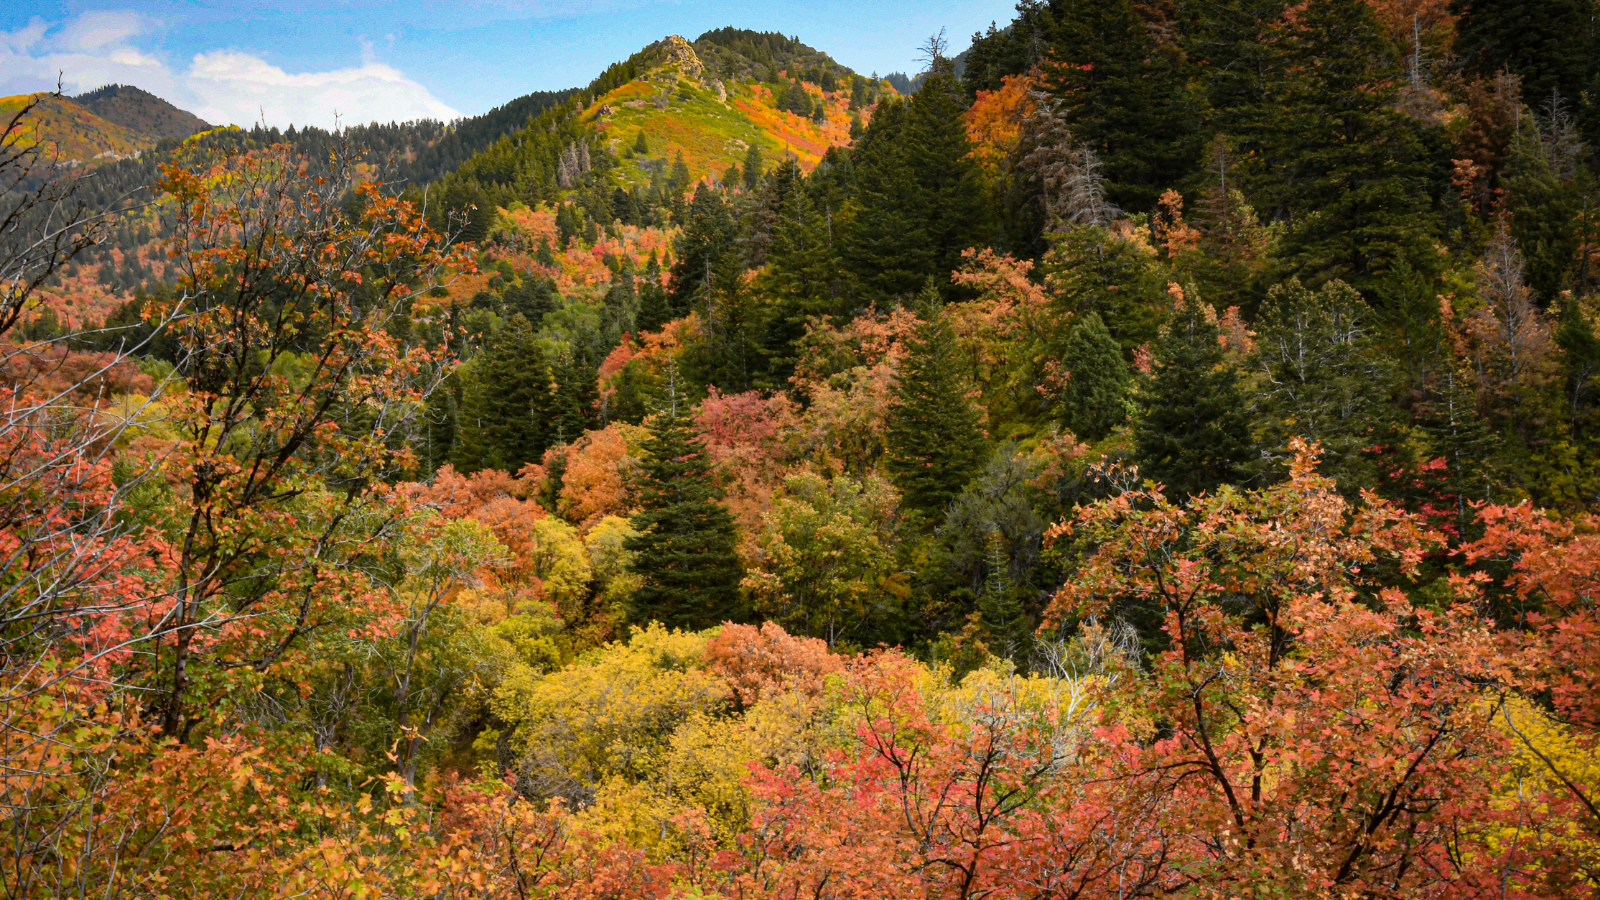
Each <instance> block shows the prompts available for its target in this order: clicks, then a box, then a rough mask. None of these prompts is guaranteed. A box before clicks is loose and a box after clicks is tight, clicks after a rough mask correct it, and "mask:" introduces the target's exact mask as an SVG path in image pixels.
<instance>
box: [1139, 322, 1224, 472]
mask: <svg viewBox="0 0 1600 900" xmlns="http://www.w3.org/2000/svg"><path fill="white" fill-rule="evenodd" d="M1220 334H1221V332H1219V331H1218V329H1217V324H1216V321H1215V316H1214V315H1213V314H1212V312H1211V309H1210V307H1204V306H1202V305H1201V304H1200V303H1199V302H1198V301H1196V300H1193V299H1191V300H1190V301H1189V302H1187V303H1185V304H1183V305H1182V306H1181V307H1180V308H1179V309H1178V310H1177V311H1176V314H1175V315H1174V316H1173V320H1172V322H1171V324H1170V325H1169V326H1168V327H1167V328H1166V330H1165V331H1163V332H1162V334H1161V337H1160V338H1159V339H1157V340H1156V343H1155V347H1154V353H1153V359H1152V365H1153V371H1152V372H1151V374H1150V376H1149V377H1148V379H1146V381H1145V383H1144V384H1143V385H1142V388H1141V391H1140V396H1139V398H1138V399H1139V404H1140V406H1141V407H1142V409H1141V415H1140V417H1139V419H1138V420H1137V422H1136V423H1135V425H1134V432H1133V436H1134V446H1135V451H1134V453H1135V456H1136V458H1137V459H1138V461H1139V469H1140V472H1141V473H1142V474H1143V475H1145V476H1146V477H1147V478H1151V479H1154V480H1156V481H1159V482H1161V483H1162V484H1165V485H1166V487H1167V490H1168V491H1169V492H1171V493H1172V494H1174V495H1175V496H1178V497H1185V496H1189V495H1192V494H1198V493H1200V492H1202V491H1209V490H1213V489H1215V488H1216V487H1217V486H1218V485H1221V484H1225V483H1228V482H1232V481H1236V480H1237V479H1238V478H1239V477H1240V476H1241V475H1242V474H1243V473H1244V471H1245V469H1244V467H1245V464H1246V463H1247V462H1248V461H1249V458H1250V450H1251V442H1250V423H1249V418H1248V412H1247V403H1246V399H1245V394H1244V391H1243V389H1242V388H1241V386H1240V383H1239V382H1240V378H1239V371H1238V370H1237V369H1236V368H1234V366H1233V364H1232V362H1231V361H1230V360H1229V359H1228V357H1227V355H1226V354H1225V353H1224V352H1223V349H1222V344H1221V341H1220V340H1219V337H1220Z"/></svg>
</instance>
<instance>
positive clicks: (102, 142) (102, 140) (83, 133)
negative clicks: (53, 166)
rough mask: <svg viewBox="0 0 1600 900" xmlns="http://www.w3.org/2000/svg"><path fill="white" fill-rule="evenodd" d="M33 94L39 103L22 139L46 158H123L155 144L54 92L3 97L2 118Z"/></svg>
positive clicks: (25, 122) (0, 102) (24, 125)
mask: <svg viewBox="0 0 1600 900" xmlns="http://www.w3.org/2000/svg"><path fill="white" fill-rule="evenodd" d="M34 98H37V99H38V105H37V106H35V107H34V108H33V111H32V112H30V113H29V114H28V115H27V116H26V117H24V119H23V120H22V122H21V125H20V128H21V129H22V139H23V140H24V141H26V142H27V143H29V144H33V145H36V146H38V147H40V148H41V150H42V152H43V154H44V155H45V157H47V158H56V159H60V160H63V161H72V162H76V163H80V164H82V163H91V162H95V161H97V160H107V159H121V158H124V157H129V156H133V155H135V154H137V153H140V152H143V151H145V150H148V149H150V148H151V147H153V146H155V143H156V140H155V138H153V137H151V136H149V135H146V134H141V133H139V132H137V131H135V130H134V129H132V128H129V127H127V126H126V125H119V124H118V123H116V122H113V121H110V120H108V119H105V118H103V117H101V116H98V115H96V114H94V113H93V112H91V111H89V110H88V109H85V108H84V107H83V106H81V105H79V104H78V103H76V102H74V101H72V100H69V99H67V98H65V97H57V96H55V95H53V94H16V95H13V96H10V97H0V121H4V122H10V121H11V118H12V117H13V116H15V115H16V114H17V113H18V112H19V111H20V110H21V109H22V108H23V107H24V106H26V105H27V104H28V102H29V101H30V100H32V99H34Z"/></svg>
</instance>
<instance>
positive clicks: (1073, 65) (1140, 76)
mask: <svg viewBox="0 0 1600 900" xmlns="http://www.w3.org/2000/svg"><path fill="white" fill-rule="evenodd" d="M1050 10H1051V13H1052V15H1050V16H1049V17H1048V19H1049V22H1048V23H1047V24H1046V25H1045V32H1044V33H1045V35H1046V36H1047V38H1048V40H1049V44H1050V54H1051V56H1052V57H1053V58H1054V59H1056V60H1059V61H1060V63H1062V64H1061V65H1056V66H1052V67H1051V68H1050V70H1049V71H1050V75H1049V78H1048V79H1047V84H1048V86H1049V89H1050V91H1051V93H1052V94H1054V95H1055V96H1057V97H1059V98H1062V100H1063V102H1064V103H1065V104H1066V105H1067V110H1068V112H1069V114H1070V115H1069V119H1070V121H1071V122H1072V129H1073V133H1074V136H1075V137H1076V138H1077V140H1078V141H1079V142H1080V143H1081V144H1083V145H1085V146H1087V147H1089V148H1090V149H1092V150H1094V151H1095V152H1096V153H1097V154H1099V156H1100V159H1101V161H1102V162H1103V163H1104V165H1105V170H1106V179H1107V185H1106V188H1107V195H1108V197H1109V199H1110V200H1111V202H1113V203H1115V204H1117V205H1118V206H1121V207H1123V208H1124V209H1129V210H1136V211H1145V210H1152V209H1154V208H1155V204H1156V198H1157V197H1158V196H1160V194H1161V192H1162V191H1164V190H1166V189H1167V188H1170V187H1172V186H1174V185H1176V184H1179V183H1181V182H1182V181H1183V180H1184V179H1185V178H1186V177H1187V176H1188V175H1189V174H1190V173H1191V172H1192V171H1193V168H1194V164H1195V161H1196V160H1197V159H1198V157H1199V155H1200V153H1199V150H1200V146H1201V143H1200V140H1201V138H1200V131H1199V125H1200V115H1199V105H1198V104H1197V103H1196V102H1195V101H1194V99H1193V98H1192V97H1190V96H1189V90H1188V87H1187V82H1186V77H1185V72H1184V71H1183V66H1182V55H1181V54H1180V53H1179V52H1178V51H1177V49H1176V48H1175V47H1173V46H1164V45H1163V44H1161V43H1159V42H1158V41H1157V40H1156V38H1155V36H1154V34H1153V32H1152V29H1151V28H1150V27H1149V25H1148V24H1147V22H1146V21H1145V19H1144V17H1142V16H1141V15H1140V12H1139V8H1138V4H1137V3H1135V2H1134V0H1092V2H1089V0H1078V2H1069V3H1052V4H1050ZM1017 39H1022V35H1020V34H1019V35H1018V36H1017Z"/></svg>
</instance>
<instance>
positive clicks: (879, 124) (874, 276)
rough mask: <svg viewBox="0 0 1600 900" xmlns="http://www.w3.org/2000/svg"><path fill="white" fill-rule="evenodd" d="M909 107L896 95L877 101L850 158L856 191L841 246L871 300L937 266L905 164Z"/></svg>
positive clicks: (906, 288)
mask: <svg viewBox="0 0 1600 900" xmlns="http://www.w3.org/2000/svg"><path fill="white" fill-rule="evenodd" d="M906 107H907V104H906V103H905V102H904V101H902V100H897V99H895V98H885V99H883V100H881V101H879V103H878V106H877V108H876V109H875V110H874V111H873V114H872V124H870V125H868V126H867V129H866V132H865V133H864V134H863V135H862V136H861V140H859V141H857V142H856V146H855V150H854V152H853V153H852V158H851V163H852V169H853V172H854V185H853V188H854V190H853V192H852V195H851V197H850V201H849V203H848V204H847V205H846V207H845V209H844V210H843V211H842V214H841V216H840V219H841V221H840V247H841V250H842V256H843V259H844V264H845V267H846V268H847V269H849V271H850V272H851V273H852V274H853V275H854V276H855V279H856V284H857V285H858V287H859V289H860V293H861V294H862V295H863V296H864V298H865V299H868V300H886V299H888V298H892V297H896V296H907V295H910V294H912V293H913V292H915V291H917V290H918V289H920V288H921V287H922V284H923V282H924V281H926V280H927V278H928V275H929V273H930V272H931V271H932V269H933V259H932V256H931V254H930V252H929V249H928V245H929V243H930V242H929V238H928V235H927V231H926V223H924V222H923V221H922V220H921V215H920V210H919V208H918V204H917V203H916V200H915V194H916V190H917V186H916V181H915V179H914V178H913V177H912V174H911V170H910V167H909V166H908V165H907V163H906V152H905V140H904V131H905V121H906ZM863 305H864V304H863Z"/></svg>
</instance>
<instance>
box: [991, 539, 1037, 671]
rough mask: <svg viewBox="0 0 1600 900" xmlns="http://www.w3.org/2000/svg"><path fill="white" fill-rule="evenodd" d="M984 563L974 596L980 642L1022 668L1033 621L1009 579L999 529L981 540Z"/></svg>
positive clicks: (1029, 651)
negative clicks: (984, 572)
mask: <svg viewBox="0 0 1600 900" xmlns="http://www.w3.org/2000/svg"><path fill="white" fill-rule="evenodd" d="M984 564H985V566H986V567H987V568H988V570H989V572H988V577H987V578H986V579H985V580H984V583H983V592H982V593H981V594H979V595H978V621H979V623H980V624H981V625H982V628H983V632H984V638H985V640H984V643H985V644H986V645H987V646H988V648H989V652H990V653H993V654H994V655H996V656H1001V657H1004V658H1006V659H1009V660H1011V661H1012V663H1013V664H1015V665H1016V667H1017V668H1018V669H1022V670H1026V669H1027V668H1028V664H1029V658H1030V657H1031V656H1032V655H1033V623H1032V622H1031V621H1030V620H1029V618H1028V611H1027V609H1026V608H1024V606H1023V603H1022V596H1023V591H1022V589H1021V588H1020V586H1019V585H1017V584H1015V583H1013V582H1012V580H1011V574H1010V561H1009V560H1007V559H1006V552H1005V538H1004V537H1003V536H1002V535H1001V534H1000V529H999V528H991V529H990V530H989V534H988V536H987V537H986V538H985V540H984Z"/></svg>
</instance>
